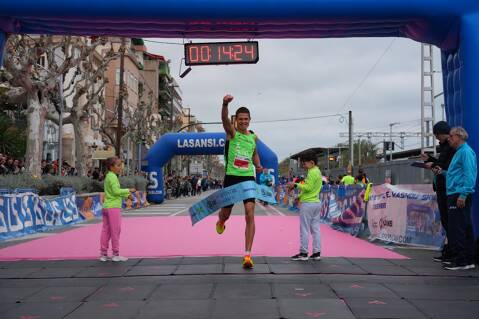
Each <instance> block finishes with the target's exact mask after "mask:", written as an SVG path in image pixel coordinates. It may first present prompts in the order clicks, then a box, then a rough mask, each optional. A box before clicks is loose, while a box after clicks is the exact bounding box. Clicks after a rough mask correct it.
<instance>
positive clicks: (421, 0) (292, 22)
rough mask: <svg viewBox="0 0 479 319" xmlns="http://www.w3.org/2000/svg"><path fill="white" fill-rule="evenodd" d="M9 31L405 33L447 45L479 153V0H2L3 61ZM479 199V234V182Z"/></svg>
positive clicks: (463, 120)
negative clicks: (478, 104)
mask: <svg viewBox="0 0 479 319" xmlns="http://www.w3.org/2000/svg"><path fill="white" fill-rule="evenodd" d="M9 33H30V34H70V35H116V36H126V37H164V38H187V39H196V38H208V39H213V38H228V39H232V38H241V39H260V38H269V39H277V38H282V39H284V38H339V37H406V38H410V39H412V40H415V41H419V42H424V43H430V44H434V45H436V46H437V47H439V48H440V49H441V50H442V71H443V72H442V76H443V79H444V81H443V82H444V98H445V104H446V112H447V120H448V122H449V123H450V125H462V126H464V127H465V128H466V130H467V131H468V132H469V135H470V138H469V144H470V145H471V146H472V147H473V149H474V150H475V151H476V153H478V154H479V126H478V125H476V122H477V103H478V101H479V90H478V89H477V83H479V59H478V58H477V57H478V56H479V1H477V0H454V1H453V0H407V1H404V0H382V1H371V0H276V1H266V0H243V1H229V0H217V1H208V0H175V1H171V0H136V1H126V0H124V1H118V0H102V1H85V0H69V1H65V0H48V1H46V0H21V1H14V0H3V1H0V62H1V59H2V53H3V47H4V44H5V40H6V37H7V35H8V34H9ZM312 54H314V53H312ZM476 186H478V185H476ZM473 203H474V207H473V215H474V227H475V232H476V237H477V236H479V189H478V191H477V192H476V193H475V195H474V200H473Z"/></svg>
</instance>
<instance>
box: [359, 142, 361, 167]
mask: <svg viewBox="0 0 479 319" xmlns="http://www.w3.org/2000/svg"><path fill="white" fill-rule="evenodd" d="M358 166H361V137H360V138H359V139H358Z"/></svg>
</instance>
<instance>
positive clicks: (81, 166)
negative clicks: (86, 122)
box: [71, 113, 87, 176]
mask: <svg viewBox="0 0 479 319" xmlns="http://www.w3.org/2000/svg"><path fill="white" fill-rule="evenodd" d="M71 121H72V125H73V132H74V133H75V157H76V162H75V169H76V171H77V174H78V176H85V175H86V164H87V156H86V154H85V140H84V134H83V130H82V123H81V120H80V119H79V118H78V117H76V116H75V115H74V114H73V113H72V114H71Z"/></svg>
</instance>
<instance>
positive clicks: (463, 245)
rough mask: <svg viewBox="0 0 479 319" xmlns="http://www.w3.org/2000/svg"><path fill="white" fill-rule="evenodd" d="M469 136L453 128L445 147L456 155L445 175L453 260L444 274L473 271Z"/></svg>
mask: <svg viewBox="0 0 479 319" xmlns="http://www.w3.org/2000/svg"><path fill="white" fill-rule="evenodd" d="M468 137H469V135H468V134H467V132H466V130H464V129H463V128H462V127H454V128H452V129H451V132H450V134H449V139H448V141H449V145H451V147H452V148H454V149H455V150H456V154H454V157H453V158H452V160H451V163H450V164H449V168H448V170H447V171H446V172H445V171H443V170H442V169H441V168H436V170H437V171H438V173H442V174H444V173H446V192H447V206H448V219H449V220H448V227H449V232H448V236H449V238H448V240H449V245H450V247H451V250H452V254H453V256H454V259H453V261H452V262H450V263H449V262H448V263H445V265H444V268H445V269H448V270H467V269H474V268H475V265H474V234H473V229H472V218H471V207H472V194H473V193H474V187H475V185H476V177H477V158H476V153H474V151H473V150H472V148H471V147H470V146H469V145H468V144H467V143H466V141H467V139H468Z"/></svg>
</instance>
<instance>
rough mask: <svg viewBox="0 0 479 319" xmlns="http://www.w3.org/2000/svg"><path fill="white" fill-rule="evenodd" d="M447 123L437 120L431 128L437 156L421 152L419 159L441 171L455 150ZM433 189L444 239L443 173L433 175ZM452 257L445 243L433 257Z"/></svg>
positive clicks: (444, 169) (447, 259)
mask: <svg viewBox="0 0 479 319" xmlns="http://www.w3.org/2000/svg"><path fill="white" fill-rule="evenodd" d="M450 130H451V129H450V127H449V125H448V124H447V123H446V122H444V121H440V122H437V123H436V124H435V125H434V127H433V128H432V132H433V133H434V136H435V137H436V139H437V140H438V141H439V154H438V157H437V158H435V157H433V156H431V155H428V154H421V159H422V160H423V161H424V162H426V164H427V166H428V167H429V168H430V169H434V168H435V167H440V168H441V169H442V170H443V171H447V169H448V168H449V164H450V163H451V160H452V157H453V156H454V153H455V152H456V151H455V150H454V149H453V148H452V147H451V146H449V143H448V142H447V139H448V137H449V131H450ZM432 186H433V189H434V191H435V192H436V195H437V205H438V208H439V213H440V215H441V224H442V227H443V228H444V230H445V231H446V239H447V237H449V236H448V229H447V227H448V221H447V194H446V177H445V175H435V176H434V181H433V184H432ZM451 259H452V256H451V253H450V250H449V248H448V245H447V241H446V244H444V247H443V249H442V253H441V255H440V256H437V257H434V261H437V262H448V261H450V260H451Z"/></svg>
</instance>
